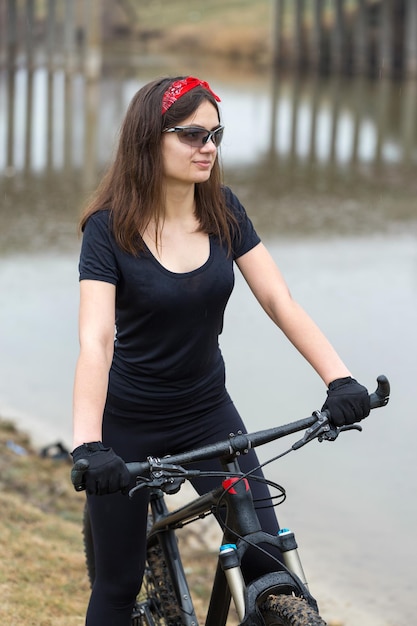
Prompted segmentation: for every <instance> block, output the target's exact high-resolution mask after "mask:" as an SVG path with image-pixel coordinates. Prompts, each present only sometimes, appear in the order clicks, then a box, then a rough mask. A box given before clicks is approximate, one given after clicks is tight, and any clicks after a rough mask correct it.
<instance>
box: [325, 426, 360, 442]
mask: <svg viewBox="0 0 417 626" xmlns="http://www.w3.org/2000/svg"><path fill="white" fill-rule="evenodd" d="M345 430H358V431H359V432H362V426H359V424H346V425H345V426H330V427H329V430H328V431H326V432H324V433H323V434H322V435H319V436H318V440H319V441H320V443H321V442H322V441H334V440H335V439H337V437H338V436H339V435H340V433H341V432H343V431H345Z"/></svg>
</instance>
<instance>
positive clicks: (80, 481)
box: [71, 459, 90, 491]
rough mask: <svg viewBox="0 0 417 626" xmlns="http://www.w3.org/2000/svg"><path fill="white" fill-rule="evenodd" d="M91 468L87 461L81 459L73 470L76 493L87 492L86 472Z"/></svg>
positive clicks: (72, 478) (72, 479)
mask: <svg viewBox="0 0 417 626" xmlns="http://www.w3.org/2000/svg"><path fill="white" fill-rule="evenodd" d="M89 467H90V463H89V462H88V461H87V459H79V461H77V462H76V463H74V465H73V468H72V470H71V482H72V484H73V485H74V489H75V491H85V472H86V471H87V470H88V468H89Z"/></svg>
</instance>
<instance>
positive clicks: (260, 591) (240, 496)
mask: <svg viewBox="0 0 417 626" xmlns="http://www.w3.org/2000/svg"><path fill="white" fill-rule="evenodd" d="M222 467H223V470H224V472H225V477H227V478H226V480H224V481H223V483H222V485H220V486H219V487H218V488H216V489H214V490H212V491H211V492H209V493H207V494H204V495H202V496H199V497H197V498H195V499H194V500H192V501H190V502H189V503H187V504H185V505H184V506H182V507H180V508H178V509H176V510H174V511H169V510H168V508H167V505H166V502H165V497H164V494H163V492H162V491H160V490H152V491H151V498H150V506H151V511H152V515H153V526H152V528H151V529H150V532H149V535H148V542H153V541H155V540H157V541H158V542H159V544H160V546H161V548H162V550H163V553H164V556H165V561H166V563H167V566H168V567H169V569H170V575H171V580H172V583H173V586H174V591H175V594H176V597H177V602H178V606H179V607H180V609H181V613H182V618H183V624H184V626H197V624H198V621H197V617H196V614H195V611H194V606H193V603H192V599H191V594H190V590H189V587H188V583H187V579H186V576H185V572H184V568H183V566H182V562H181V556H180V552H179V549H178V543H177V539H176V536H175V529H176V528H179V527H181V526H182V525H183V524H185V523H186V522H189V521H191V520H195V519H196V518H198V517H201V516H204V515H205V514H207V513H209V512H211V511H212V509H213V507H217V506H218V505H219V503H223V502H224V508H225V511H226V526H225V530H224V533H223V541H222V543H223V544H230V543H232V542H233V543H234V544H236V546H237V556H238V565H237V568H236V569H238V570H239V572H240V562H241V559H242V556H243V554H244V552H245V551H246V549H247V547H248V545H249V544H248V543H247V542H248V541H249V542H250V544H251V545H259V544H261V543H262V544H263V545H264V544H268V545H271V546H274V547H275V548H278V550H280V551H281V552H282V554H283V557H284V563H285V566H283V565H282V564H281V567H280V565H278V564H277V571H276V572H273V573H268V574H265V575H264V576H261V578H259V579H257V580H256V581H255V582H253V583H249V585H248V586H247V587H246V586H245V585H244V584H239V582H238V583H236V578H234V579H232V581H234V582H232V585H230V584H229V581H228V577H226V574H225V571H224V569H223V566H222V562H221V557H220V556H219V560H218V562H217V568H216V573H215V576H214V581H213V585H212V590H211V595H210V600H209V604H208V611H207V616H206V621H205V625H206V626H225V625H226V622H227V617H228V613H229V608H230V601H231V598H232V597H233V600H234V602H235V606H236V610H237V612H238V615H239V619H240V621H241V624H242V625H243V624H257V623H259V624H261V623H262V621H261V619H260V616H259V615H258V612H257V601H258V600H259V598H260V597H265V598H266V597H267V595H269V594H270V593H274V592H275V593H283V592H284V593H291V592H294V593H295V594H296V595H299V596H303V597H304V598H305V599H306V600H307V602H308V603H309V604H311V605H312V606H313V607H314V608H317V604H316V602H315V600H314V598H313V597H312V596H311V595H310V593H309V592H308V589H307V586H306V581H305V577H304V572H303V571H302V567H301V564H300V561H299V558H298V553H297V558H296V559H294V553H296V549H297V545H296V543H295V539H294V535H292V534H291V536H288V534H286V535H285V537H281V536H280V535H277V536H273V535H270V534H268V533H265V532H263V531H262V530H261V527H260V524H259V520H258V517H257V515H256V511H255V507H254V502H253V499H252V494H251V491H250V488H249V484H248V482H247V481H246V480H245V479H240V478H236V475H239V474H240V473H241V471H240V467H239V463H238V461H237V459H236V458H230V459H229V460H227V461H225V460H222ZM286 557H290V558H286ZM294 565H295V567H294ZM293 569H295V570H296V571H291V570H293ZM237 580H238V581H239V580H242V577H241V576H239V577H238V579H237ZM242 598H244V600H243V601H242Z"/></svg>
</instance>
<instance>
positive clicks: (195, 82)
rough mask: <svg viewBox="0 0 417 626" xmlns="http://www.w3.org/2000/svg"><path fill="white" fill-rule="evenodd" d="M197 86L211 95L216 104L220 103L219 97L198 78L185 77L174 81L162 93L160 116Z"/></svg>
mask: <svg viewBox="0 0 417 626" xmlns="http://www.w3.org/2000/svg"><path fill="white" fill-rule="evenodd" d="M199 86H201V87H203V88H204V89H205V90H206V91H208V92H209V93H211V95H212V96H213V98H215V100H217V102H220V98H219V96H217V95H216V94H215V93H214V91H212V90H211V89H210V85H209V84H208V83H206V81H205V80H200V79H199V78H194V77H193V76H187V78H183V79H181V80H176V81H174V82H173V83H172V85H170V87H168V89H167V90H166V92H165V93H164V95H163V98H162V114H164V113H166V112H167V111H168V109H169V108H170V107H171V106H172V105H173V104H174V102H176V101H177V100H179V99H180V98H181V97H182V96H183V95H184V94H185V93H187V92H188V91H191V89H194V88H195V87H199Z"/></svg>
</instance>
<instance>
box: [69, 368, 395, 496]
mask: <svg viewBox="0 0 417 626" xmlns="http://www.w3.org/2000/svg"><path fill="white" fill-rule="evenodd" d="M377 383H378V386H377V389H376V390H375V391H374V392H373V393H371V394H370V396H369V400H370V405H371V409H375V408H378V407H382V406H386V405H387V404H388V401H389V393H390V384H389V381H388V379H387V377H386V376H384V375H380V376H378V378H377ZM316 424H318V427H317V428H316V429H313V428H311V427H313V426H314V425H316ZM328 424H329V415H328V414H325V413H321V412H320V411H315V412H314V414H313V415H310V417H306V418H304V419H301V420H297V421H295V422H290V423H289V424H284V425H282V426H275V427H274V428H269V429H266V430H260V431H257V432H254V433H248V434H243V433H238V434H236V435H234V434H231V435H230V436H229V438H228V439H227V440H223V441H218V442H216V443H214V444H209V445H207V446H202V447H201V448H197V449H195V450H189V451H187V452H181V453H179V454H174V455H171V456H166V457H163V459H154V458H153V457H148V459H147V460H146V461H141V462H133V463H126V465H127V468H128V470H129V472H130V474H131V475H132V476H133V477H139V476H144V475H146V474H148V473H149V471H150V468H151V467H155V464H157V463H160V464H162V463H163V462H166V464H167V465H169V466H170V467H173V466H178V465H187V464H189V463H192V462H194V461H204V460H209V459H214V458H221V457H229V456H233V455H235V454H245V453H246V452H248V450H249V449H250V448H256V447H257V446H261V445H264V444H266V443H269V442H271V441H275V440H276V439H281V438H282V437H286V436H287V435H291V434H294V433H296V432H299V431H301V430H306V429H307V432H308V433H309V435H308V436H305V437H304V439H303V440H301V442H302V443H301V442H299V445H298V446H297V444H294V446H293V448H294V449H297V447H301V445H304V443H307V442H308V441H311V440H312V439H315V438H317V437H319V438H320V436H322V435H323V433H324V432H325V431H329V425H328ZM342 429H343V427H342ZM339 432H340V429H337V428H333V429H332V433H333V437H326V436H324V438H329V439H335V438H336V437H337V435H338V434H339ZM334 433H336V434H334ZM87 470H88V461H87V460H86V459H80V460H79V461H77V462H76V463H75V465H74V467H73V469H72V471H71V478H72V481H73V484H74V487H75V489H76V491H83V490H84V489H85V484H84V474H85V472H86V471H87Z"/></svg>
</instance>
